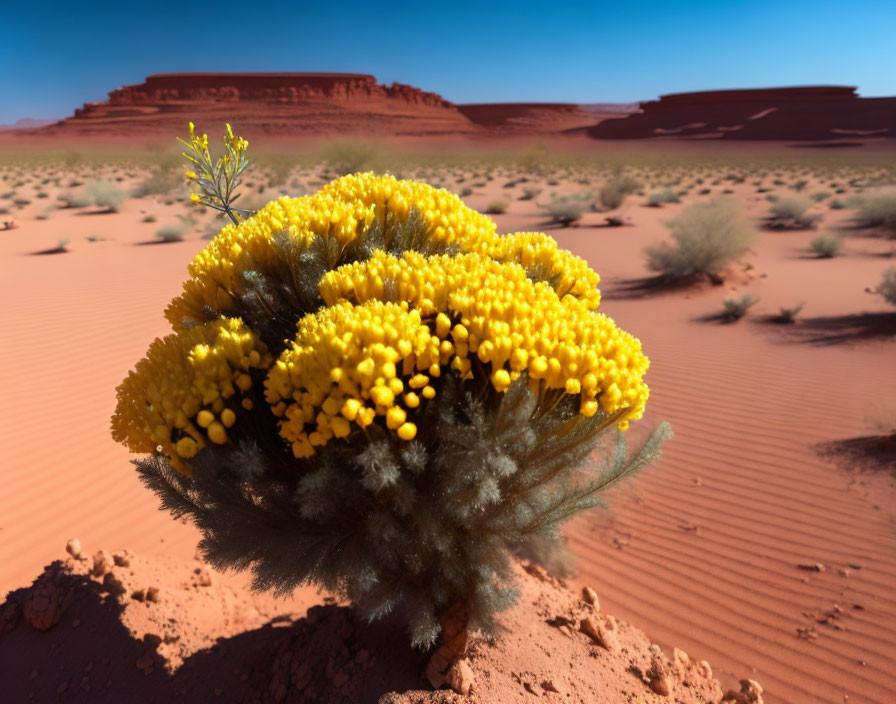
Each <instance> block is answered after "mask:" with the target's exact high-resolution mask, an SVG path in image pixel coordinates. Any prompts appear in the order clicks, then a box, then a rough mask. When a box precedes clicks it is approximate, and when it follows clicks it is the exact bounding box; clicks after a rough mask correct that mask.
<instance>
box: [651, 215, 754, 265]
mask: <svg viewBox="0 0 896 704" xmlns="http://www.w3.org/2000/svg"><path fill="white" fill-rule="evenodd" d="M666 226H667V227H669V229H670V230H671V233H670V234H671V236H672V239H673V240H675V244H674V245H673V244H670V243H668V242H660V243H658V244H655V245H651V246H649V247H647V249H646V250H645V253H646V255H647V267H648V268H649V269H650V270H651V271H656V272H659V273H660V274H661V275H663V276H665V277H668V278H676V279H677V278H684V277H689V276H694V275H707V276H709V277H711V278H716V277H718V275H719V274H720V273H721V272H722V271H723V270H724V269H726V268H727V267H728V266H729V265H731V264H733V263H734V262H735V261H737V259H739V258H740V257H742V256H743V255H744V254H746V253H747V251H748V250H749V249H750V247H751V246H752V244H753V243H754V242H755V240H756V232H755V230H753V228H752V227H751V226H750V224H749V223H748V222H746V221H745V220H744V219H743V216H742V215H741V213H740V210H739V208H738V206H737V203H736V202H735V201H734V200H732V199H728V198H713V199H711V200H708V201H705V202H700V203H694V204H693V205H690V206H688V207H687V208H685V209H684V210H683V211H682V212H681V214H680V215H678V217H676V218H674V219H673V220H671V221H669V222H668V223H666Z"/></svg>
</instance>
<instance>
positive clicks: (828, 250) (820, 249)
mask: <svg viewBox="0 0 896 704" xmlns="http://www.w3.org/2000/svg"><path fill="white" fill-rule="evenodd" d="M809 246H810V247H811V248H812V251H813V252H815V253H816V254H817V255H818V256H819V257H823V258H830V257H836V256H837V255H838V254H840V252H841V250H842V249H843V240H842V239H841V238H840V237H837V235H832V234H830V233H823V234H820V235H818V237H815V238H814V239H813V240H812V241H811V242H809Z"/></svg>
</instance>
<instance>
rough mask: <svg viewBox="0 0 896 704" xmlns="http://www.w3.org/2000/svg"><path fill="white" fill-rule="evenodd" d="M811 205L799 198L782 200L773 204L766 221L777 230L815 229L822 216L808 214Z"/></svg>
mask: <svg viewBox="0 0 896 704" xmlns="http://www.w3.org/2000/svg"><path fill="white" fill-rule="evenodd" d="M810 207H811V203H810V202H809V201H807V200H801V199H798V198H782V199H781V200H779V201H776V202H775V203H773V204H772V207H771V208H770V209H769V216H768V218H767V219H766V223H767V225H768V227H770V228H773V229H776V230H807V229H810V228H813V227H815V225H817V224H818V221H819V220H821V215H819V214H814V213H810V212H808V210H809V208H810Z"/></svg>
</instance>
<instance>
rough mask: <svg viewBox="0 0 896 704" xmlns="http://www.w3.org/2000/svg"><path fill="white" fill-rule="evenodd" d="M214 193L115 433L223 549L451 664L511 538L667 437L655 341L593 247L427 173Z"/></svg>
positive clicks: (495, 588) (554, 528)
mask: <svg viewBox="0 0 896 704" xmlns="http://www.w3.org/2000/svg"><path fill="white" fill-rule="evenodd" d="M196 139H199V138H196V137H195V135H194V136H193V141H194V142H195V140H196ZM237 140H239V138H238V137H234V136H232V135H230V136H229V137H228V142H227V143H228V149H229V153H230V154H231V157H230V160H229V161H227V160H225V161H223V162H222V161H219V165H222V168H224V170H225V171H226V169H227V168H231V166H232V165H233V164H235V163H237V162H238V161H240V159H242V151H244V150H245V142H244V141H237ZM206 144H207V142H206ZM202 148H203V145H202V143H201V141H200V143H199V145H198V146H197V149H198V150H200V151H201V150H202ZM205 150H206V151H207V146H206V147H205ZM196 163H198V162H196ZM204 163H205V164H206V166H207V167H208V168H209V169H211V168H212V167H211V161H210V160H205V161H204ZM240 163H241V162H240ZM229 165H230V166H229ZM190 177H191V178H193V179H194V180H195V182H196V183H197V184H198V185H199V186H201V188H202V195H197V196H196V197H194V198H193V200H194V202H203V203H205V202H211V201H212V200H214V198H213V197H212V196H213V194H214V192H215V191H214V184H213V183H212V181H213V179H211V178H206V177H205V176H203V175H202V174H197V173H194V172H191V175H190ZM218 209H219V210H221V211H222V212H226V214H227V215H229V216H230V217H231V219H232V220H233V222H232V223H231V224H229V225H227V226H226V227H224V228H223V229H222V230H221V231H220V233H219V234H218V235H217V236H216V237H215V238H214V239H213V240H212V241H211V242H210V243H209V244H208V246H207V247H206V248H205V249H204V250H203V251H202V252H200V253H199V254H198V255H197V256H196V258H195V259H194V260H193V262H192V263H191V264H190V266H189V273H190V277H189V278H188V279H187V281H186V282H185V283H184V287H183V292H182V293H181V295H179V296H178V297H177V298H175V299H174V300H173V301H172V303H171V304H170V305H169V307H168V309H167V311H166V317H167V318H168V320H169V321H170V322H171V325H172V327H173V329H174V333H173V334H171V335H168V336H167V337H165V338H163V339H157V340H156V341H155V342H153V344H152V345H150V347H149V350H148V352H147V354H146V358H145V359H142V360H140V361H139V362H138V363H137V365H136V368H135V369H134V370H133V371H131V372H130V374H129V375H128V377H127V378H126V379H125V380H124V381H123V382H122V384H121V385H120V386H119V387H118V406H117V409H116V412H115V415H114V417H113V419H112V432H113V436H114V437H115V439H116V440H118V441H121V442H123V443H125V444H126V445H127V446H128V447H129V448H130V450H131V451H133V452H137V453H143V454H145V455H147V456H146V457H144V458H141V459H138V460H136V461H135V464H136V465H137V468H138V471H139V473H140V475H141V477H142V479H143V481H144V482H145V483H146V484H147V486H149V487H150V488H151V489H152V490H153V491H155V492H156V493H157V494H158V495H159V496H160V497H161V499H162V505H163V507H164V508H166V509H168V510H170V511H171V512H172V513H173V514H174V515H175V516H179V517H189V518H191V519H192V520H193V521H194V522H195V524H196V525H197V526H198V527H199V529H200V530H201V532H202V534H203V538H202V541H201V543H200V548H201V550H202V552H203V553H204V555H205V557H206V559H208V560H209V561H210V562H211V563H212V564H213V565H215V566H217V567H222V568H224V567H231V568H237V569H245V568H250V567H251V569H252V570H253V572H254V577H255V580H254V583H255V586H256V587H257V588H260V589H275V590H277V591H278V592H281V593H285V592H289V591H290V590H292V589H293V588H294V587H296V586H297V585H299V584H301V583H309V582H310V583H314V584H317V585H319V586H321V587H323V588H325V589H327V590H329V591H331V592H332V593H335V594H339V595H341V596H344V597H347V598H349V599H351V600H352V601H353V602H354V604H355V605H356V606H357V608H359V609H360V610H361V611H362V612H363V613H365V614H367V615H368V616H369V617H370V618H371V619H373V618H377V617H380V616H383V615H385V614H387V613H389V612H390V611H393V610H395V611H398V612H400V613H401V614H402V615H403V616H404V618H405V619H406V620H407V623H408V627H409V633H410V637H411V639H412V641H413V643H414V644H415V645H417V646H420V647H427V646H432V645H434V644H436V643H437V642H438V643H439V650H437V651H436V653H437V654H438V655H439V658H438V659H437V658H435V657H434V658H433V660H432V661H431V662H438V663H440V664H439V665H438V666H436V668H435V669H436V674H435V675H433V674H430V677H431V681H433V682H434V683H438V682H441V681H442V680H440V679H439V673H443V672H444V670H445V668H446V667H447V666H448V665H450V664H451V662H452V661H455V660H456V659H457V658H458V657H460V656H461V655H462V654H463V652H464V649H465V647H466V634H467V632H468V631H469V629H472V628H480V629H485V630H493V629H494V627H495V620H494V615H495V613H496V612H497V611H499V610H500V609H503V608H506V607H508V606H510V605H511V604H512V603H513V599H514V594H515V592H514V590H513V585H512V584H511V583H510V581H509V574H510V572H509V566H510V562H509V560H510V558H511V556H512V555H513V554H529V555H536V556H537V555H539V554H541V555H545V554H549V553H550V551H551V550H556V549H560V548H562V538H561V536H560V534H559V532H558V527H559V526H560V524H561V523H562V522H564V521H565V520H566V519H568V518H569V517H570V516H572V515H573V514H575V513H577V512H578V511H580V510H582V509H585V508H587V507H590V506H594V505H596V504H597V503H599V501H600V500H599V498H598V496H597V494H598V492H599V491H600V490H602V489H604V488H606V487H607V486H609V485H611V484H613V483H615V482H617V481H619V480H620V479H622V478H624V477H626V476H628V475H630V474H632V473H633V472H635V471H637V470H638V469H639V468H641V467H642V466H643V465H644V464H646V463H647V462H648V461H649V460H650V459H652V458H653V457H655V456H656V455H657V454H658V451H659V446H660V444H661V442H662V440H663V439H664V438H665V437H667V436H668V435H669V434H670V431H669V430H668V426H667V425H665V424H663V425H662V426H660V427H659V428H658V429H657V430H656V431H655V432H654V433H653V434H652V435H651V437H650V438H649V439H648V441H647V442H646V444H645V445H644V446H643V448H642V449H641V450H640V451H639V452H637V453H635V454H634V455H633V456H627V453H626V448H625V442H624V437H625V436H624V433H623V432H622V431H624V430H625V429H626V427H627V426H628V423H629V421H630V420H635V419H637V418H640V417H641V415H642V413H643V411H644V406H645V403H646V400H647V396H648V389H647V386H646V385H645V383H644V379H643V377H644V373H645V372H646V371H647V367H648V360H647V357H645V356H644V354H643V352H642V351H641V344H640V342H639V341H638V340H637V339H636V338H634V337H632V336H631V335H630V334H628V333H626V332H624V331H623V330H620V329H619V328H617V327H616V325H615V324H614V323H613V321H612V320H611V319H610V318H608V317H607V316H606V315H604V314H603V313H600V312H598V311H597V308H598V304H599V302H600V293H599V291H598V288H597V284H598V276H597V274H596V273H595V272H594V271H593V270H591V269H590V268H589V266H588V265H587V263H586V262H585V261H584V260H582V259H580V258H578V257H575V256H573V255H572V254H570V253H569V252H566V251H564V250H561V249H559V248H558V247H557V244H556V242H555V241H554V240H553V239H552V238H550V237H548V236H547V235H544V234H540V233H518V234H512V235H503V236H499V235H497V234H496V231H495V224H494V222H493V221H492V220H490V219H489V218H488V217H486V216H484V215H481V214H479V213H477V212H475V211H473V210H471V209H469V208H467V207H466V206H465V205H464V204H463V202H462V201H461V200H460V199H459V198H458V197H457V196H455V195H453V194H451V193H449V192H447V191H445V190H438V189H435V188H433V187H431V186H428V185H426V184H424V183H418V182H412V181H400V180H397V179H395V178H392V177H390V176H375V175H374V174H372V173H366V174H355V175H350V176H346V177H343V178H340V179H337V180H336V181H333V182H332V183H330V184H328V185H326V186H324V187H323V188H322V189H321V190H320V191H318V192H317V193H315V194H313V195H310V196H305V197H301V198H290V197H284V198H280V199H279V200H276V201H274V202H271V203H269V204H268V205H266V206H265V207H264V208H262V209H261V210H260V211H259V212H258V213H256V214H254V215H251V216H248V217H246V218H245V219H243V218H241V217H240V216H239V215H238V214H237V213H236V212H235V210H234V209H233V208H231V207H230V206H229V205H228V204H226V203H224V204H223V206H222V207H219V208H218ZM596 449H597V450H599V451H600V456H601V457H602V459H600V460H591V459H589V454H590V453H592V451H594V450H596Z"/></svg>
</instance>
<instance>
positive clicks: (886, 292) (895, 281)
mask: <svg viewBox="0 0 896 704" xmlns="http://www.w3.org/2000/svg"><path fill="white" fill-rule="evenodd" d="M877 293H879V294H880V295H881V296H883V297H884V300H885V301H886V302H887V303H892V304H893V305H894V306H896V266H891V267H890V268H889V269H886V270H885V271H884V276H883V279H882V280H881V282H880V284H878V286H877Z"/></svg>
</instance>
